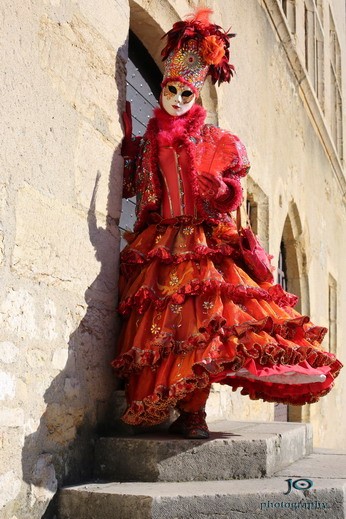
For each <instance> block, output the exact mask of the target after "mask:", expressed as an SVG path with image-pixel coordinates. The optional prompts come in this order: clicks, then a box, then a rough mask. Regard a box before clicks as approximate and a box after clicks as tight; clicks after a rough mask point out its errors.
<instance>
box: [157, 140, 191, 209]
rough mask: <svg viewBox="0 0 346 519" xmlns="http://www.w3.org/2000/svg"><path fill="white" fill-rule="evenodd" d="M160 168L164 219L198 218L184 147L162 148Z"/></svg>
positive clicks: (160, 151) (160, 148) (160, 150)
mask: <svg viewBox="0 0 346 519" xmlns="http://www.w3.org/2000/svg"><path fill="white" fill-rule="evenodd" d="M159 166H160V172H161V176H162V205H161V215H162V216H163V218H172V217H174V216H181V215H192V216H196V204H195V200H194V197H193V193H192V186H191V182H189V181H188V156H187V153H186V150H185V149H184V148H183V146H179V147H177V149H175V147H173V146H160V147H159Z"/></svg>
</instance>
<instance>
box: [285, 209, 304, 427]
mask: <svg viewBox="0 0 346 519" xmlns="http://www.w3.org/2000/svg"><path fill="white" fill-rule="evenodd" d="M307 236H308V233H307V229H304V228H303V225H302V222H301V218H300V214H299V210H298V207H297V205H296V203H295V202H293V201H292V202H291V203H290V205H289V208H288V211H287V216H286V219H285V223H284V226H283V230H282V238H281V244H282V247H283V249H284V253H285V268H286V272H285V274H286V282H287V290H288V292H292V293H294V294H296V295H297V296H298V297H299V301H298V304H297V306H296V309H297V310H298V311H299V312H301V313H302V314H307V315H309V310H310V297H309V281H308V275H307V245H308V244H307ZM309 416H310V406H309V405H305V406H290V405H289V406H288V407H287V419H288V421H290V422H305V421H308V420H309Z"/></svg>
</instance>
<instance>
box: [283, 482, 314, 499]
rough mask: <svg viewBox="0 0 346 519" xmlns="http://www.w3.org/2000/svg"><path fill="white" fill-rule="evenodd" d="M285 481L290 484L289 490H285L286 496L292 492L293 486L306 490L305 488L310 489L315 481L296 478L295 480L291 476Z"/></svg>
mask: <svg viewBox="0 0 346 519" xmlns="http://www.w3.org/2000/svg"><path fill="white" fill-rule="evenodd" d="M285 481H287V484H288V490H287V492H284V495H285V496H286V495H287V494H290V492H291V490H292V488H295V489H296V490H301V491H302V492H304V490H309V489H310V488H312V487H313V485H314V482H313V481H311V479H295V480H293V479H292V478H290V479H285Z"/></svg>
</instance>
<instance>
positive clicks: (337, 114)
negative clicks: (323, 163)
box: [329, 12, 343, 159]
mask: <svg viewBox="0 0 346 519" xmlns="http://www.w3.org/2000/svg"><path fill="white" fill-rule="evenodd" d="M329 27H330V30H329V45H330V81H331V85H330V87H331V88H330V103H331V106H330V113H331V131H332V136H333V140H334V144H335V147H336V149H337V152H338V155H339V157H340V159H343V131H342V96H341V50H340V43H339V39H338V35H337V33H336V30H335V24H334V20H333V17H332V13H331V12H330V24H329Z"/></svg>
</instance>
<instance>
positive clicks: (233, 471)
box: [95, 422, 312, 481]
mask: <svg viewBox="0 0 346 519" xmlns="http://www.w3.org/2000/svg"><path fill="white" fill-rule="evenodd" d="M307 428H308V425H307V424H292V423H290V424H279V423H272V424H270V423H268V424H261V423H257V424H256V423H249V422H248V423H247V422H213V423H211V424H210V430H211V435H210V439H209V440H202V441H201V440H184V439H181V437H177V436H169V435H167V433H166V434H165V435H159V434H156V435H154V434H152V435H142V436H141V437H139V436H137V437H132V438H101V439H99V441H98V442H97V445H96V451H95V476H96V477H97V478H99V479H101V480H107V481H193V480H199V481H203V480H216V479H219V480H222V479H244V478H261V477H264V476H270V475H271V474H273V473H274V472H275V471H277V470H280V469H281V468H282V467H284V466H287V465H288V464H290V463H292V462H293V461H295V460H297V459H299V458H300V457H302V456H304V455H306V454H309V453H310V452H311V447H312V446H311V443H310V442H309V440H308V435H307V433H306V430H307Z"/></svg>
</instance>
